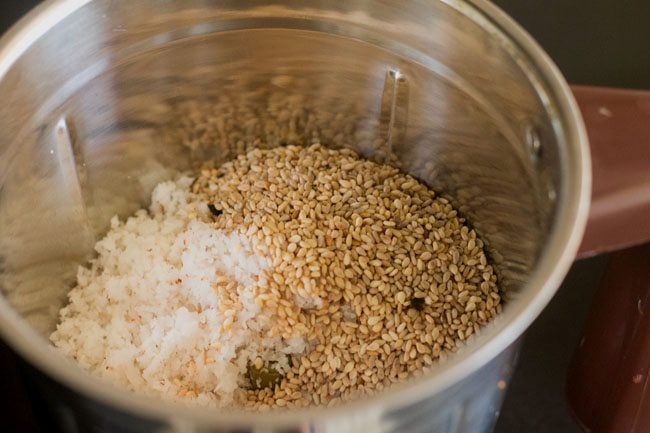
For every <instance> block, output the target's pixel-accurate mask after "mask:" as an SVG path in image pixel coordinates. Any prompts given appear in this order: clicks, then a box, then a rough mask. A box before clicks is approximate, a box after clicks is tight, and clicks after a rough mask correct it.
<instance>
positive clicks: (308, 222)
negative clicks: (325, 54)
mask: <svg viewBox="0 0 650 433" xmlns="http://www.w3.org/2000/svg"><path fill="white" fill-rule="evenodd" d="M191 189H192V193H193V194H195V195H196V196H197V197H199V199H200V200H201V201H205V202H207V203H209V204H210V205H211V206H212V207H211V211H212V213H213V216H214V225H215V228H217V229H222V230H232V231H237V232H238V233H240V234H242V235H245V236H246V237H247V238H249V239H250V241H251V243H252V245H253V248H254V249H255V250H256V251H257V252H258V253H259V254H262V255H264V256H265V257H267V258H268V259H269V262H270V263H271V266H270V268H269V270H267V271H266V272H268V275H267V277H266V278H265V279H264V284H260V285H258V286H256V290H257V293H256V294H255V302H256V303H257V304H258V305H259V306H260V307H261V311H262V312H263V313H262V314H263V315H265V316H266V317H264V318H260V320H266V321H267V322H268V323H270V324H271V326H269V328H268V330H266V331H264V332H268V334H269V337H274V338H277V337H281V338H282V339H285V340H290V339H292V338H296V337H299V338H304V339H306V341H307V343H308V349H307V350H306V351H305V352H304V353H303V354H302V355H300V356H294V357H293V358H292V360H291V363H290V365H288V366H287V368H286V369H285V370H284V371H282V375H281V377H280V378H279V380H278V381H277V383H274V384H273V385H272V386H269V387H262V388H261V389H259V387H255V386H253V387H250V388H249V389H247V390H245V391H242V393H240V395H239V396H238V403H239V404H241V405H243V406H244V407H247V408H251V409H269V408H285V407H286V408H297V407H304V406H309V405H328V406H331V405H335V404H337V403H339V402H341V401H347V400H350V399H353V398H356V397H359V396H361V395H369V394H373V393H375V392H378V391H381V390H382V389H384V388H386V387H387V386H390V384H392V383H394V382H397V381H401V380H405V379H407V378H409V377H411V376H417V375H419V374H422V373H423V372H425V371H426V370H427V368H428V367H430V366H431V365H432V364H433V363H434V362H436V360H438V359H439V358H441V357H443V356H445V354H446V353H448V352H453V351H455V350H457V349H458V348H459V347H460V346H461V345H462V344H463V342H464V341H465V340H466V339H467V338H468V337H470V336H471V335H472V334H474V333H476V332H477V331H478V330H479V328H480V327H481V326H483V325H485V324H486V323H487V322H488V321H489V320H490V319H491V318H492V317H494V316H495V315H496V314H498V313H499V312H500V311H501V298H500V295H499V290H498V287H497V284H496V276H495V274H494V271H493V269H492V266H491V265H490V264H488V262H487V259H486V256H485V253H484V250H483V242H482V241H481V240H480V239H479V238H478V237H477V236H476V233H475V232H474V231H473V230H471V229H470V228H469V227H468V226H467V225H466V223H465V221H464V219H463V218H462V217H460V216H458V215H457V212H456V211H455V210H454V208H453V207H452V206H451V204H450V203H449V202H448V201H447V200H446V199H444V198H441V197H437V196H436V195H435V194H434V192H433V191H431V190H429V189H428V188H427V187H426V186H425V185H423V184H422V183H420V182H419V181H417V180H416V179H414V178H412V177H410V176H408V175H405V174H403V173H401V172H400V171H399V170H398V169H396V168H394V167H390V166H387V165H379V164H376V163H374V162H371V161H368V160H364V159H361V158H360V157H359V156H358V155H356V154H355V153H354V152H352V151H350V150H346V149H343V150H332V149H327V148H325V147H323V146H321V145H318V144H316V145H313V146H311V147H308V148H304V147H298V146H287V147H279V148H275V149H270V150H260V149H256V150H252V151H249V152H248V153H246V154H244V155H240V156H238V157H237V158H236V159H234V160H232V161H230V162H227V163H225V164H223V165H221V166H220V167H217V168H205V169H203V170H202V172H201V175H200V176H199V177H198V178H197V179H196V181H195V182H194V183H193V185H192V186H191ZM237 302H238V301H237V298H236V297H233V298H232V299H231V300H229V301H228V302H227V303H225V304H224V307H223V308H224V309H236V308H237V305H236V304H237ZM224 314H228V312H227V311H224ZM224 326H228V323H225V325H224ZM252 363H253V364H254V365H255V366H256V367H258V368H259V367H262V365H263V361H262V360H261V359H260V358H258V359H255V360H252Z"/></svg>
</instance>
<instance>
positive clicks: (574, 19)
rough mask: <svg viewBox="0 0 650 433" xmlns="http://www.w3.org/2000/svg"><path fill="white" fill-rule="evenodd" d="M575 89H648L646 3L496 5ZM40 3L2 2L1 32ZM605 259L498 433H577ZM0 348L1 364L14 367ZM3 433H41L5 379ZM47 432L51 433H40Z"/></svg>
mask: <svg viewBox="0 0 650 433" xmlns="http://www.w3.org/2000/svg"><path fill="white" fill-rule="evenodd" d="M495 3H496V4H497V5H499V6H501V7H502V8H503V9H504V10H506V12H508V13H510V14H511V15H512V16H513V17H514V18H515V20H517V21H518V22H519V23H520V24H521V25H522V26H523V27H524V28H526V29H527V30H528V31H529V32H530V33H531V34H532V35H533V37H535V38H536V39H537V40H538V42H539V43H540V44H541V45H542V46H543V47H544V48H545V49H546V50H547V52H548V53H549V54H550V56H551V57H552V58H553V60H555V62H556V63H557V64H558V66H559V67H560V70H561V71H562V72H563V73H564V74H565V76H566V77H567V79H568V81H569V82H571V83H573V84H589V85H598V86H612V87H627V88H640V89H650V73H648V71H650V50H648V41H650V26H648V19H649V17H650V2H649V1H648V0H624V1H620V2H610V1H606V0H526V1H522V0H499V1H496V2H495ZM36 4H38V1H35V0H0V32H4V30H6V29H7V28H8V27H9V26H10V25H11V24H12V23H13V22H14V21H15V20H17V19H18V18H19V17H20V16H22V15H23V14H24V13H26V12H27V11H28V10H29V9H31V8H32V7H33V6H34V5H36ZM606 262H607V257H602V256H601V257H596V258H592V259H588V260H582V261H579V262H577V263H576V264H575V265H574V266H573V268H572V270H571V272H570V273H569V275H568V277H567V278H566V280H565V282H564V284H563V285H562V287H561V288H560V290H559V291H558V294H557V295H556V297H555V298H554V299H553V301H552V302H551V304H550V305H549V306H548V307H547V308H546V310H545V311H544V312H543V313H542V315H541V316H540V317H539V318H538V319H537V321H536V322H535V323H534V324H533V326H532V327H531V328H530V330H529V331H528V332H527V334H526V336H525V339H524V345H523V348H522V352H521V355H520V363H519V366H518V368H517V370H516V372H515V374H514V377H513V380H512V383H511V385H510V388H509V391H508V394H507V396H506V401H505V404H504V406H503V409H502V412H501V415H500V418H499V421H498V424H497V428H496V432H497V433H520V432H521V433H524V432H525V433H531V432H532V433H545V432H549V433H578V432H580V429H579V428H578V427H577V425H576V424H575V422H574V420H573V419H572V417H571V416H570V414H569V411H568V408H567V405H566V400H565V388H564V387H565V380H566V370H567V366H568V364H569V360H570V357H571V354H572V352H573V350H574V348H575V346H576V344H577V342H578V340H579V338H580V332H581V328H582V325H583V322H584V319H585V317H586V314H587V311H588V308H589V303H590V300H591V298H592V296H593V293H594V291H595V290H596V288H597V286H598V283H599V281H600V279H601V277H602V273H603V270H604V267H605V266H604V265H605V264H606ZM13 362H14V361H13V355H12V354H11V352H9V351H8V349H7V348H6V347H5V346H3V345H2V343H1V342H0V363H2V365H3V366H7V365H8V366H11V365H12V364H13ZM0 392H2V394H3V395H4V396H5V399H7V396H8V395H9V396H10V397H8V403H7V404H5V405H2V407H1V408H0V432H14V431H15V432H25V433H30V432H40V430H38V429H37V427H36V425H35V424H34V423H33V419H32V418H33V416H32V409H31V407H30V405H29V402H28V399H27V397H26V394H25V392H24V389H23V388H22V386H21V382H20V379H19V378H17V377H15V376H14V375H12V374H11V368H10V369H9V372H7V371H5V372H3V373H2V380H1V381H0ZM42 433H48V432H42Z"/></svg>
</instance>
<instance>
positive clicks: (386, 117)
mask: <svg viewBox="0 0 650 433" xmlns="http://www.w3.org/2000/svg"><path fill="white" fill-rule="evenodd" d="M408 90H409V89H408V81H407V80H406V77H405V76H404V75H403V74H402V73H401V72H400V71H397V70H392V69H391V70H389V71H388V72H387V73H386V79H385V81H384V90H383V93H382V97H381V112H380V133H381V137H382V138H384V140H385V143H386V147H387V150H389V151H392V148H393V143H401V142H402V141H403V140H404V137H405V135H406V125H407V119H408Z"/></svg>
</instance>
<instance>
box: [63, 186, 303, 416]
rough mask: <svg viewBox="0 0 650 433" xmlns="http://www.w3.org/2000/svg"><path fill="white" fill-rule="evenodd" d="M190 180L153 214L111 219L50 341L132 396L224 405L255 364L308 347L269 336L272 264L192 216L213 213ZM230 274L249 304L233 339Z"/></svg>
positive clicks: (155, 201)
mask: <svg viewBox="0 0 650 433" xmlns="http://www.w3.org/2000/svg"><path fill="white" fill-rule="evenodd" d="M191 182H192V179H190V178H187V177H184V178H181V179H179V180H178V181H176V182H164V183H161V184H159V185H158V186H157V187H156V188H155V189H154V191H153V193H152V203H151V206H150V208H149V212H147V211H146V210H141V211H138V212H137V213H136V214H135V215H134V216H133V217H130V218H128V219H127V220H126V221H124V222H121V221H120V220H119V219H118V218H117V217H114V218H113V219H112V220H111V229H110V231H109V232H108V233H107V234H106V236H105V237H104V238H103V239H102V240H100V241H99V242H98V243H97V245H96V247H95V249H96V251H97V254H98V255H97V258H95V259H94V260H92V261H91V262H90V264H89V266H88V267H80V268H79V271H78V274H77V286H76V287H75V288H74V289H73V290H72V291H71V292H70V293H69V301H70V302H69V304H68V305H67V306H66V307H64V308H63V309H62V310H61V313H60V315H61V321H60V323H59V325H58V327H57V330H56V331H55V332H54V333H53V334H52V335H51V337H50V338H51V340H52V342H53V343H54V345H55V346H57V347H59V348H60V349H61V350H63V351H64V352H65V353H66V354H68V355H69V356H71V357H73V358H74V359H76V360H77V361H78V362H79V363H80V364H81V366H83V367H85V368H87V369H89V370H91V371H94V372H96V373H98V374H100V375H102V376H104V377H106V378H109V379H111V380H113V381H115V382H117V383H119V384H122V385H125V386H127V387H129V388H130V389H132V390H138V391H140V392H142V391H144V392H147V393H149V394H151V395H156V396H160V397H166V398H179V399H180V398H181V397H182V398H183V400H188V397H189V400H194V401H195V402H198V403H199V404H206V405H207V404H211V405H214V404H215V403H216V404H218V405H222V406H223V405H228V404H230V403H231V402H232V400H233V397H234V394H235V392H236V390H237V389H239V388H240V387H241V386H242V385H243V384H244V383H245V375H246V368H247V364H248V362H249V360H250V359H255V358H256V357H258V356H262V357H264V358H265V359H274V360H275V361H276V362H279V363H280V365H284V364H286V362H287V358H286V355H285V354H296V353H300V352H302V351H304V349H305V343H304V341H303V340H302V339H301V338H299V337H296V338H293V339H291V340H290V341H283V340H282V339H280V338H277V337H273V338H271V337H267V338H262V337H260V334H261V333H260V332H259V330H260V329H264V327H265V326H267V325H266V324H264V323H258V322H257V319H256V317H257V315H258V313H259V307H258V306H257V304H256V303H255V301H254V294H255V285H256V284H259V281H260V279H263V278H264V271H265V270H266V269H267V268H268V267H269V263H268V261H267V259H266V258H264V257H261V256H259V255H257V254H256V253H255V252H254V250H253V248H252V246H251V244H250V242H249V241H248V239H247V238H246V237H244V236H243V235H240V234H238V233H235V232H226V231H223V230H217V229H215V228H214V227H213V225H212V224H210V220H209V215H201V214H199V216H200V217H201V216H202V217H203V219H201V218H199V219H197V218H196V214H197V212H196V211H195V212H194V216H193V217H191V216H190V214H191V213H192V210H193V209H194V210H196V209H198V208H204V207H206V204H205V203H198V202H195V200H196V199H195V198H193V197H192V196H191V194H190V193H189V192H188V191H189V185H190V183H191ZM224 276H225V278H227V279H231V280H232V281H233V282H234V283H236V284H237V286H238V287H239V289H238V296H239V298H240V302H241V305H243V309H241V310H240V311H238V312H237V314H235V315H234V317H233V319H232V320H234V323H233V325H232V326H231V327H229V328H228V331H227V335H225V334H224V332H225V331H223V326H222V325H223V323H224V321H225V320H226V317H225V316H224V314H223V311H220V309H219V307H218V306H219V300H220V299H219V293H218V291H216V290H215V289H214V287H215V286H216V285H217V284H218V283H219V282H220V281H223V279H224Z"/></svg>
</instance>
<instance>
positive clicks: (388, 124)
mask: <svg viewBox="0 0 650 433" xmlns="http://www.w3.org/2000/svg"><path fill="white" fill-rule="evenodd" d="M36 24H38V25H36ZM23 26H24V27H23V28H22V30H21V29H19V30H17V31H14V32H13V33H10V34H9V36H8V37H7V38H5V39H4V40H3V41H2V42H1V43H0V54H1V55H0V93H2V94H3V96H4V97H5V100H6V104H3V105H2V106H0V129H1V130H2V131H3V136H2V138H1V141H0V188H1V189H0V252H2V254H3V258H4V267H3V271H2V273H1V274H0V286H2V288H3V291H4V293H5V294H6V296H5V297H4V299H3V300H1V301H0V323H1V324H2V326H1V328H2V332H3V333H4V335H5V336H6V337H7V338H8V340H9V341H11V342H12V344H13V346H14V347H15V348H17V349H18V350H19V351H21V353H22V354H23V355H24V356H26V357H27V358H28V359H29V360H30V361H31V362H34V363H35V364H37V365H38V366H39V368H41V369H43V370H44V371H46V372H47V373H48V374H49V375H51V376H53V377H55V378H56V379H57V381H58V382H57V381H51V382H48V381H47V380H45V381H44V383H45V384H44V385H43V386H44V387H45V388H47V387H48V386H49V387H51V388H52V389H55V390H56V392H53V393H52V394H51V395H56V396H57V397H56V398H57V399H59V396H64V395H65V396H66V397H65V398H64V397H61V398H60V399H59V400H58V402H59V403H61V404H66V405H70V406H71V407H72V408H73V409H74V410H73V413H75V414H76V416H77V417H78V418H79V420H82V419H83V420H87V419H95V420H97V421H98V422H106V423H108V421H107V419H108V417H110V423H108V424H107V425H110V426H111V427H110V429H108V428H107V429H108V431H112V430H111V429H118V428H123V427H124V426H127V425H129V426H130V425H133V426H136V425H138V426H142V425H148V424H146V423H142V424H137V421H139V422H142V421H143V420H154V421H155V422H156V425H158V424H168V423H169V420H170V419H175V420H182V421H183V422H189V425H191V426H192V428H194V429H195V430H196V431H197V432H206V433H207V432H211V433H213V432H217V431H227V430H229V429H230V427H225V426H233V425H237V426H239V427H241V425H242V424H243V425H244V426H245V427H246V428H253V427H260V426H261V425H262V424H263V425H265V426H268V428H269V429H270V431H282V429H283V428H285V427H287V425H288V426H289V427H293V428H296V426H302V425H310V424H311V425H314V426H316V427H317V429H318V431H333V429H335V428H338V427H336V426H339V427H340V426H352V425H363V424H364V421H365V424H366V425H367V424H368V422H369V420H372V421H373V422H376V425H377V426H378V429H381V430H383V431H391V429H393V428H398V426H399V425H401V423H404V422H406V421H413V422H414V424H413V425H412V430H411V431H413V432H414V433H417V431H418V430H419V429H428V428H430V427H431V426H440V428H445V429H446V430H445V431H453V428H459V427H456V426H451V425H449V420H450V419H452V418H453V417H452V418H450V416H451V415H449V414H451V413H452V412H453V411H454V410H455V409H454V408H455V407H456V406H457V403H458V402H466V405H465V406H464V407H465V409H464V410H466V414H465V415H463V416H462V417H460V418H459V419H458V422H457V423H456V424H457V425H462V426H463V427H462V428H464V429H466V430H468V431H470V430H471V431H474V432H476V433H479V432H480V433H483V432H487V431H489V430H490V428H491V425H492V420H493V418H494V414H495V413H496V411H497V409H498V406H499V402H500V400H501V393H500V392H495V391H494V390H493V388H494V389H497V387H496V386H495V385H494V384H495V383H497V381H498V380H499V379H507V376H508V375H509V373H507V374H506V373H502V370H500V368H501V367H503V366H505V365H510V364H511V363H512V359H513V358H512V353H513V352H514V350H515V349H513V348H512V347H510V348H508V347H509V346H510V345H511V344H512V343H513V341H515V340H516V339H517V337H518V336H519V335H520V334H521V332H523V330H524V329H525V327H526V326H527V325H528V324H529V323H530V322H531V321H532V320H533V318H534V317H535V315H536V314H537V313H538V312H539V311H540V310H541V308H542V307H543V306H544V305H545V303H546V302H547V301H548V300H549V299H550V296H551V295H552V293H553V292H554V290H555V288H556V287H557V285H558V284H559V282H560V280H561V278H562V277H563V275H564V273H565V272H566V270H567V269H568V266H569V264H570V263H571V261H572V258H573V254H574V252H575V249H576V248H577V242H578V238H579V236H580V234H581V233H580V232H581V230H582V227H583V225H584V218H585V213H586V203H587V196H586V193H587V192H588V190H589V168H588V155H587V153H586V142H585V139H584V135H583V130H582V127H581V125H580V122H579V118H578V116H577V114H576V112H575V109H574V106H573V102H572V100H571V99H570V95H569V94H568V92H567V89H566V86H565V84H564V83H563V82H562V80H561V79H560V78H559V76H558V75H557V72H556V71H555V69H554V68H553V67H552V66H551V65H550V64H549V63H548V60H547V59H546V58H545V57H544V56H543V55H542V54H541V53H540V51H539V50H538V48H537V47H536V46H535V45H534V44H532V42H531V41H530V40H528V39H527V37H526V36H525V35H524V34H523V33H522V32H521V31H520V30H519V29H518V28H516V26H514V25H513V23H511V22H510V21H508V19H507V18H505V17H503V16H502V15H500V14H499V13H498V12H497V11H495V10H494V8H493V7H492V6H491V5H489V4H487V3H484V2H483V1H481V0H475V1H472V2H461V1H448V2H443V1H430V2H409V3H404V4H402V3H397V2H392V1H387V0H386V1H382V0H374V1H370V2H368V1H366V0H351V1H346V2H329V1H318V0H316V1H308V2H306V1H298V0H287V1H284V2H280V3H276V2H273V1H268V2H265V1H261V0H223V1H220V2H218V3H214V2H206V1H201V0H179V1H174V2H159V1H153V0H151V1H148V0H143V1H138V2H132V1H127V0H112V1H102V0H95V1H74V0H68V1H66V0H62V1H58V2H53V3H52V4H51V6H50V8H49V9H44V10H43V11H42V14H41V15H39V16H37V17H32V19H31V21H29V20H28V21H26V22H25V23H23ZM41 35H42V37H40V36H41ZM32 36H34V37H32ZM37 36H39V37H37ZM12 37H13V38H14V39H11V38H12ZM387 71H389V72H388V77H387V75H386V74H387ZM390 71H392V72H390ZM61 119H67V120H65V121H64V122H62V121H61ZM72 122H74V128H72V127H71V124H72ZM528 124H534V125H535V127H536V132H537V134H538V142H539V144H540V146H539V147H538V148H543V151H542V152H540V153H538V155H537V157H536V158H535V161H533V160H532V159H531V157H530V143H529V142H527V140H526V134H525V128H523V127H522V125H528ZM72 129H73V130H72ZM314 141H320V142H322V143H323V144H325V145H327V146H331V147H350V148H353V149H355V150H357V151H359V152H360V153H362V154H363V155H366V156H367V157H369V158H372V159H374V160H376V161H379V162H387V163H391V164H396V165H398V166H399V167H401V168H402V169H403V170H404V171H406V172H409V173H411V174H413V175H414V176H416V177H418V178H420V179H421V180H423V181H425V182H426V183H428V184H429V185H430V186H431V187H432V188H434V189H435V190H437V191H440V192H442V193H443V194H444V195H446V196H448V197H449V198H450V199H451V200H452V201H453V202H454V203H455V204H456V205H457V206H458V207H459V208H460V210H461V211H462V213H463V215H464V216H465V217H467V219H468V220H469V221H470V223H471V224H472V225H473V226H474V227H475V228H476V230H477V231H478V232H479V233H480V234H481V236H482V237H483V238H484V239H485V240H486V242H487V244H488V248H489V252H490V255H491V258H492V260H493V261H494V263H495V265H496V267H497V271H498V273H499V278H500V283H501V286H502V287H503V289H504V291H506V292H507V293H506V295H507V296H508V297H509V303H508V305H507V307H506V308H505V311H504V313H503V315H502V316H501V317H499V318H497V319H496V320H495V321H494V322H493V323H492V324H491V325H490V326H488V327H486V328H485V329H484V330H483V332H482V333H481V335H479V336H477V337H476V338H475V339H473V340H472V341H471V342H470V344H468V346H467V348H465V349H463V350H461V351H460V353H458V354H456V355H454V356H452V357H450V359H449V360H448V362H443V363H440V364H439V365H437V366H436V367H435V368H433V371H432V372H431V373H430V374H428V375H426V376H423V377H420V378H418V379H416V380H412V381H411V382H409V383H408V384H407V385H404V386H403V387H401V388H400V387H397V388H396V389H394V390H390V391H388V392H384V393H382V394H381V395H379V396H377V397H375V398H373V399H366V400H362V401H359V402H354V403H350V404H349V405H346V406H345V407H340V408H334V409H327V410H326V411H324V412H323V411H320V412H318V411H315V412H314V411H312V412H296V413H289V414H279V415H275V416H264V417H261V416H258V415H257V414H242V413H240V412H237V411H234V410H233V411H228V412H220V411H214V410H203V409H196V408H187V407H183V406H181V405H175V404H172V403H167V402H160V401H154V400H150V399H147V398H144V397H140V396H134V395H131V394H128V393H125V392H123V391H121V390H116V389H114V388H111V387H109V386H107V385H106V384H105V383H103V382H100V381H99V380H97V379H95V378H91V377H90V376H88V375H87V374H85V373H83V372H81V371H80V370H79V369H78V368H76V367H74V366H72V364H70V363H68V362H67V361H66V360H64V359H63V358H61V357H60V356H59V355H58V354H56V353H54V354H53V353H52V352H51V349H50V348H49V347H47V346H46V345H45V343H44V341H43V340H42V339H41V338H40V337H41V336H43V335H47V333H48V332H49V331H50V330H51V329H52V327H53V326H54V324H55V322H56V311H57V310H58V306H60V304H61V302H63V299H64V297H65V293H66V290H67V288H69V286H70V284H71V282H72V279H73V276H74V270H75V267H76V265H77V264H78V263H79V262H81V261H83V260H85V259H86V258H87V257H88V254H89V253H90V252H91V251H92V248H91V247H92V242H93V238H94V236H100V235H101V234H102V233H103V232H104V231H105V230H106V227H107V224H108V221H109V219H110V217H111V216H113V215H114V214H119V215H121V216H125V215H128V214H129V213H131V212H133V211H134V210H135V209H137V208H138V207H141V206H142V205H144V204H145V202H146V199H147V196H148V194H149V193H150V191H151V189H152V188H153V186H154V185H155V184H156V183H158V182H160V181H161V180H164V179H168V178H170V177H172V176H174V175H175V174H177V173H178V172H180V171H185V170H188V169H189V168H192V167H195V166H196V165H197V164H200V163H201V162H202V161H203V160H205V159H206V158H212V159H216V160H217V161H223V160H225V159H229V158H232V157H234V156H236V155H237V154H240V153H242V152H244V151H246V150H248V149H250V148H252V147H273V146H279V145H283V144H287V143H295V144H309V143H312V142H314ZM51 151H53V152H54V153H51ZM80 168H83V170H80ZM549 188H550V189H549ZM549 190H553V191H557V195H558V197H557V200H555V197H551V196H550V195H549ZM558 222H561V223H559V224H558ZM80 228H82V229H80ZM83 228H88V230H85V229H83ZM7 252H10V253H7ZM5 301H6V302H5ZM16 313H18V314H20V316H21V317H22V319H21V320H18V319H16V317H15V314H16ZM23 319H24V320H23ZM34 330H36V331H37V333H34ZM503 351H505V352H503ZM500 352H503V353H502V354H501V355H499V353H500ZM481 367H483V368H482V369H481ZM477 370H478V372H477ZM496 371H499V372H500V373H499V379H497V377H496V376H497V374H496V373H494V372H496ZM487 378H490V380H489V385H485V386H487V388H486V387H484V386H483V385H481V386H479V384H483V383H485V384H488V382H483V380H487ZM62 384H65V386H63V385H62ZM71 389H75V390H77V391H78V392H82V393H84V395H89V396H92V398H93V400H82V401H81V402H80V399H79V395H78V394H76V391H72V390H71ZM418 407H421V408H422V407H424V408H428V410H425V411H424V412H418V410H419V409H418ZM124 408H128V414H127V412H124V411H123V409H124ZM411 410H413V411H415V412H413V413H414V414H415V415H413V416H414V417H415V418H417V417H418V416H424V415H426V417H425V418H426V419H422V420H420V419H410V418H409V417H408V413H409V411H411ZM418 413H419V414H421V415H417V414H418ZM438 413H440V416H438V415H436V414H438ZM129 414H137V415H129ZM400 414H402V415H400ZM453 419H455V418H453ZM188 420H189V421H188ZM461 420H462V423H461ZM84 422H86V421H84ZM458 423H461V424H458ZM452 424H453V423H452ZM142 428H144V427H142ZM139 429H140V427H133V428H132V431H140V430H139ZM449 429H452V430H449ZM285 430H286V429H285ZM337 431H338V430H337Z"/></svg>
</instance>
